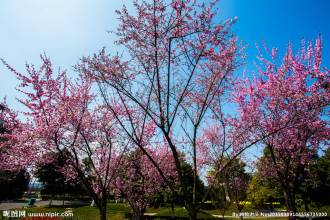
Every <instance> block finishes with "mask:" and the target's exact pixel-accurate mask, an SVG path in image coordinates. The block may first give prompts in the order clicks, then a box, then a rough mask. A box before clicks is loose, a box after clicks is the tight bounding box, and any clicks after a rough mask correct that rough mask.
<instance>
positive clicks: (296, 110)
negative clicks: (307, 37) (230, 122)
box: [234, 38, 330, 212]
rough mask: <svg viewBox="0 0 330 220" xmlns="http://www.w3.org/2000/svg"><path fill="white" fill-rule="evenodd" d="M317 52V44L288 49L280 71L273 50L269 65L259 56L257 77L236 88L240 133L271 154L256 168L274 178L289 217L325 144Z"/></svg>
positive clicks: (324, 77) (325, 95) (325, 74)
mask: <svg viewBox="0 0 330 220" xmlns="http://www.w3.org/2000/svg"><path fill="white" fill-rule="evenodd" d="M321 48H322V46H321V39H320V38H318V39H317V40H316V43H315V46H313V45H312V44H309V46H308V47H307V49H306V48H305V47H304V46H303V47H302V48H301V49H300V50H299V52H298V54H297V55H294V54H293V51H292V48H291V46H289V47H288V49H287V52H286V54H285V55H284V58H283V61H282V63H281V64H280V65H279V64H278V62H276V52H277V50H276V49H273V50H272V52H270V53H271V54H270V55H271V59H270V60H267V59H266V58H264V57H263V56H262V55H260V57H259V59H260V60H261V66H260V67H259V74H260V76H259V77H258V78H255V79H254V80H253V81H252V82H248V80H246V81H245V82H241V84H238V85H237V87H236V89H237V92H236V95H235V98H234V99H235V100H236V102H237V103H238V105H239V113H240V121H239V122H238V124H240V127H241V129H248V130H249V131H250V135H251V136H254V137H256V136H257V137H259V138H260V139H261V140H262V143H263V144H264V145H265V146H266V148H268V151H269V153H270V157H267V158H264V160H263V161H262V162H261V163H260V168H264V172H263V174H264V175H273V178H277V180H278V181H279V182H280V184H281V187H282V190H283V191H284V193H285V199H286V205H287V208H288V210H290V211H293V212H296V211H297V210H296V204H295V198H296V194H297V190H298V188H299V187H300V184H301V183H302V180H303V179H304V177H305V174H306V172H305V171H306V169H307V167H308V164H309V162H310V161H311V159H312V158H313V155H315V154H316V152H317V151H318V149H319V148H320V147H321V146H323V144H322V142H323V143H324V142H326V141H328V138H329V124H328V121H326V119H325V118H324V117H322V116H324V114H327V113H328V112H327V107H328V106H329V100H330V97H329V94H330V93H329V90H328V87H327V84H328V83H329V77H330V74H329V70H327V69H322V68H321V67H320V64H321V60H322V54H321ZM261 164H262V165H261ZM274 171H275V172H274ZM261 174H262V173H261Z"/></svg>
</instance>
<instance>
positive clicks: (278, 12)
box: [0, 0, 330, 110]
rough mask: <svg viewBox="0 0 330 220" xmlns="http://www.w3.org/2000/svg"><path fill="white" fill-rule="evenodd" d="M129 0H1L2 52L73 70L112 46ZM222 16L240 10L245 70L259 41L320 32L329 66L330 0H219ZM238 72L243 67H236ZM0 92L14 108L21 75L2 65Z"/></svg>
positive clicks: (273, 42)
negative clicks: (47, 60)
mask: <svg viewBox="0 0 330 220" xmlns="http://www.w3.org/2000/svg"><path fill="white" fill-rule="evenodd" d="M130 3H131V1H130V0H123V1H118V0H93V1H92V0H24V1H22V0H1V1H0V28H1V32H0V57H1V58H3V59H5V60H6V61H7V62H8V63H9V64H11V65H12V66H14V67H15V68H17V70H19V71H23V70H24V65H25V63H26V62H29V63H35V64H39V63H40V60H39V54H40V53H43V52H46V53H47V54H48V56H50V57H51V59H52V61H53V63H54V64H55V66H61V67H62V68H65V69H69V70H71V69H72V68H71V67H72V65H74V64H75V63H77V61H78V59H79V57H81V56H83V55H89V54H92V53H93V52H96V51H98V50H99V49H100V48H101V47H103V46H106V47H107V48H108V51H115V50H116V48H114V47H113V46H112V42H113V40H114V38H113V36H111V35H109V34H108V33H107V32H106V31H107V30H114V29H115V28H116V26H117V24H118V21H117V19H116V15H115V13H114V10H115V9H118V8H120V6H121V5H122V4H127V5H130ZM219 8H220V12H221V13H220V14H219V15H218V18H217V19H219V21H223V20H225V19H227V18H232V17H234V16H238V22H237V23H236V24H235V26H234V27H233V31H234V32H235V33H236V34H237V35H238V36H239V37H240V39H241V40H243V42H244V43H245V44H247V45H248V49H247V53H248V55H249V57H248V59H247V61H246V62H247V63H248V65H247V70H248V71H252V69H253V65H251V64H252V61H253V60H254V57H255V55H256V49H255V46H254V45H255V42H259V43H260V42H261V41H265V42H266V44H267V45H268V46H269V47H272V46H275V47H279V48H281V50H282V51H283V50H285V48H286V45H287V43H288V42H289V41H291V42H292V43H293V45H295V46H297V45H298V44H299V43H300V41H301V39H302V38H304V39H306V40H313V39H315V38H316V37H317V36H318V34H322V36H323V42H324V54H325V55H324V66H328V67H329V66H330V61H329V57H330V30H329V27H330V25H329V21H330V13H329V12H330V1H327V0H314V1H312V0H220V4H219ZM238 74H239V73H238ZM0 79H1V86H0V98H2V97H4V96H6V97H7V102H8V104H9V105H10V106H11V107H12V108H13V109H17V110H18V109H21V107H20V105H19V104H18V103H17V102H16V101H15V97H16V96H18V92H17V91H15V86H17V83H18V82H17V81H16V80H15V78H14V76H13V75H12V74H11V73H9V71H8V70H6V69H5V68H4V67H3V65H0Z"/></svg>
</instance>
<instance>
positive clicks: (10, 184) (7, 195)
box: [0, 102, 30, 201]
mask: <svg viewBox="0 0 330 220" xmlns="http://www.w3.org/2000/svg"><path fill="white" fill-rule="evenodd" d="M16 123H18V121H17V119H16V115H15V114H14V113H13V112H11V111H10V109H9V108H8V107H7V105H6V103H5V102H4V103H0V142H2V143H5V142H6V140H7V137H8V135H9V134H10V133H11V130H13V129H14V128H15V127H16ZM7 147H9V146H6V145H4V146H3V147H1V148H0V159H1V158H5V157H7V155H8V154H7V152H6V151H7ZM29 180H30V178H29V174H28V173H27V171H26V169H23V168H22V169H18V170H15V171H9V170H6V169H5V167H4V168H3V167H1V166H0V188H1V191H0V201H2V200H5V199H18V198H21V197H22V196H23V193H24V191H25V190H26V189H27V188H28V185H29Z"/></svg>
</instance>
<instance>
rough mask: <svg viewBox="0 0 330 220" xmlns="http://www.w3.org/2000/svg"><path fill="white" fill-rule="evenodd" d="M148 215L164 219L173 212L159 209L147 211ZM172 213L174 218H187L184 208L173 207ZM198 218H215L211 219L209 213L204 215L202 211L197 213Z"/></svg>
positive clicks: (163, 208) (169, 209)
mask: <svg viewBox="0 0 330 220" xmlns="http://www.w3.org/2000/svg"><path fill="white" fill-rule="evenodd" d="M147 212H148V213H157V214H156V215H155V216H159V217H166V216H172V215H173V212H172V209H171V208H165V207H162V208H159V209H147ZM174 213H175V216H176V217H188V212H187V210H186V209H185V208H183V207H175V208H174ZM197 217H198V218H200V219H212V218H214V219H215V217H213V216H212V215H210V214H209V213H206V212H204V211H201V212H199V213H198V215H197Z"/></svg>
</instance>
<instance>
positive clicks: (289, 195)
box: [285, 190, 297, 220]
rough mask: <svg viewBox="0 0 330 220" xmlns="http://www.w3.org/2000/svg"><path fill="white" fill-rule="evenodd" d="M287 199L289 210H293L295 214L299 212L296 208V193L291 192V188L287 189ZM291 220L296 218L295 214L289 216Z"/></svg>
mask: <svg viewBox="0 0 330 220" xmlns="http://www.w3.org/2000/svg"><path fill="white" fill-rule="evenodd" d="M285 200H286V206H287V208H288V211H290V212H292V213H293V214H294V213H296V212H297V208H296V201H295V200H296V198H295V194H294V193H293V192H290V190H287V191H285ZM288 219H290V220H295V219H296V217H295V216H289V218H288Z"/></svg>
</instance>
